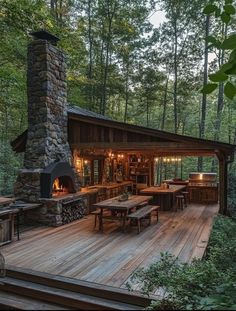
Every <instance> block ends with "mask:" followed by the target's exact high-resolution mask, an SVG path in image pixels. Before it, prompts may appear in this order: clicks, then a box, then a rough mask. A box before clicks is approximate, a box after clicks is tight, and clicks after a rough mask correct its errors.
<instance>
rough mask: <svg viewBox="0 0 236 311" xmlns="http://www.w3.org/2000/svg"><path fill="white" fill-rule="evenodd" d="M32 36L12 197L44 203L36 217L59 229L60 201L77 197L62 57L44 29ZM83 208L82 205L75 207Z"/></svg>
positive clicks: (55, 43) (52, 37)
mask: <svg viewBox="0 0 236 311" xmlns="http://www.w3.org/2000/svg"><path fill="white" fill-rule="evenodd" d="M32 36H33V38H34V39H33V40H32V42H30V44H29V46H28V70H27V95H28V134H27V142H26V150H25V154H24V167H23V168H22V169H21V170H20V171H19V174H18V178H17V181H16V183H15V189H14V194H15V196H16V198H17V199H20V200H23V201H26V202H41V203H43V208H42V209H41V211H38V212H37V217H38V218H37V219H39V220H40V221H41V222H44V223H47V224H52V225H60V224H62V220H61V214H62V212H63V211H62V208H61V207H62V206H63V204H61V202H60V197H61V198H62V200H65V196H66V195H70V196H76V191H78V190H79V187H78V183H76V178H75V173H74V169H73V167H72V165H71V163H72V159H71V158H72V155H71V150H70V147H69V143H68V139H67V135H68V134H67V122H68V115H67V84H66V62H65V55H64V54H63V52H62V51H61V50H60V49H58V47H57V46H56V45H57V42H58V40H59V39H58V38H57V37H55V36H53V35H51V34H50V33H47V32H45V31H38V32H34V33H32ZM54 199H55V200H54ZM53 200H54V201H53ZM70 200H71V198H70ZM76 200H77V199H76ZM77 201H78V202H79V200H77ZM58 206H59V207H60V208H59V207H58ZM82 206H83V202H82V201H81V202H79V203H78V208H82ZM82 214H83V213H81V215H82ZM54 216H55V217H54Z"/></svg>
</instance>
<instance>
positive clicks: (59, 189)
mask: <svg viewBox="0 0 236 311" xmlns="http://www.w3.org/2000/svg"><path fill="white" fill-rule="evenodd" d="M52 189H53V196H57V195H61V194H64V193H67V192H68V191H67V189H66V188H65V187H64V186H63V184H62V183H60V180H59V178H56V179H55V180H54V183H53V186H52Z"/></svg>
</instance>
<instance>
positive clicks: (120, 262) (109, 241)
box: [1, 204, 219, 287]
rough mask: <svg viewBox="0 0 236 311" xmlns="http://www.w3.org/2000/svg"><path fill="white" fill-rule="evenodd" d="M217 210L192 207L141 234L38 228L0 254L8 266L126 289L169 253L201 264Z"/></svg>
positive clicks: (110, 227)
mask: <svg viewBox="0 0 236 311" xmlns="http://www.w3.org/2000/svg"><path fill="white" fill-rule="evenodd" d="M218 210H219V206H218V205H217V204H215V205H197V204H191V205H189V206H188V207H187V208H186V209H184V210H183V211H178V212H176V213H174V212H160V214H159V223H158V224H156V219H155V218H154V219H153V221H152V225H151V226H149V227H146V228H144V229H143V231H142V232H141V233H140V234H137V228H136V227H132V228H130V230H128V232H126V233H122V231H121V229H120V228H118V227H117V223H116V224H115V223H106V224H105V225H104V233H100V232H98V230H97V229H94V228H93V224H94V218H93V217H94V216H93V215H89V216H87V217H85V218H83V219H81V220H78V221H75V222H73V223H70V224H68V225H64V226H61V227H58V228H45V227H40V228H35V229H33V230H29V231H27V232H25V233H22V234H21V240H20V241H14V242H13V243H11V244H8V245H5V246H4V247H2V248H1V252H2V253H3V255H4V256H5V259H6V263H7V264H9V265H14V266H18V267H24V268H28V269H33V270H36V271H42V272H47V273H52V274H57V275H62V276H67V277H72V278H78V279H81V280H87V281H91V282H96V283H100V284H106V285H111V286H115V287H125V283H126V281H127V280H128V279H129V277H130V275H131V274H132V273H133V272H134V270H135V269H136V268H138V267H141V266H142V267H143V266H147V265H149V264H150V263H151V262H153V261H156V260H158V258H159V257H160V252H165V251H168V252H170V253H172V254H174V255H176V256H178V257H179V259H180V260H181V261H184V262H189V261H191V260H192V259H193V257H199V258H201V257H202V255H203V253H204V250H205V248H206V246H207V241H208V238H209V234H210V231H211V226H212V221H213V217H214V215H215V214H217V213H218Z"/></svg>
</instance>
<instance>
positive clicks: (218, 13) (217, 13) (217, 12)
mask: <svg viewBox="0 0 236 311" xmlns="http://www.w3.org/2000/svg"><path fill="white" fill-rule="evenodd" d="M220 14H221V10H220V9H219V8H217V9H216V11H215V17H216V18H217V17H219V16H220Z"/></svg>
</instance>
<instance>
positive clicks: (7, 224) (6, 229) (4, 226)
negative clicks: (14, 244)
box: [0, 207, 19, 246]
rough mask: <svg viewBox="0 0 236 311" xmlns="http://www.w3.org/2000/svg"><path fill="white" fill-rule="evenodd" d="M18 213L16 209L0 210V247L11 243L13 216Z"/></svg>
mask: <svg viewBox="0 0 236 311" xmlns="http://www.w3.org/2000/svg"><path fill="white" fill-rule="evenodd" d="M18 213H19V209H18V208H9V207H8V208H7V207H5V208H0V218H1V220H0V246H1V245H4V244H6V243H10V242H11V241H12V239H13V236H14V227H15V226H14V216H15V215H18Z"/></svg>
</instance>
